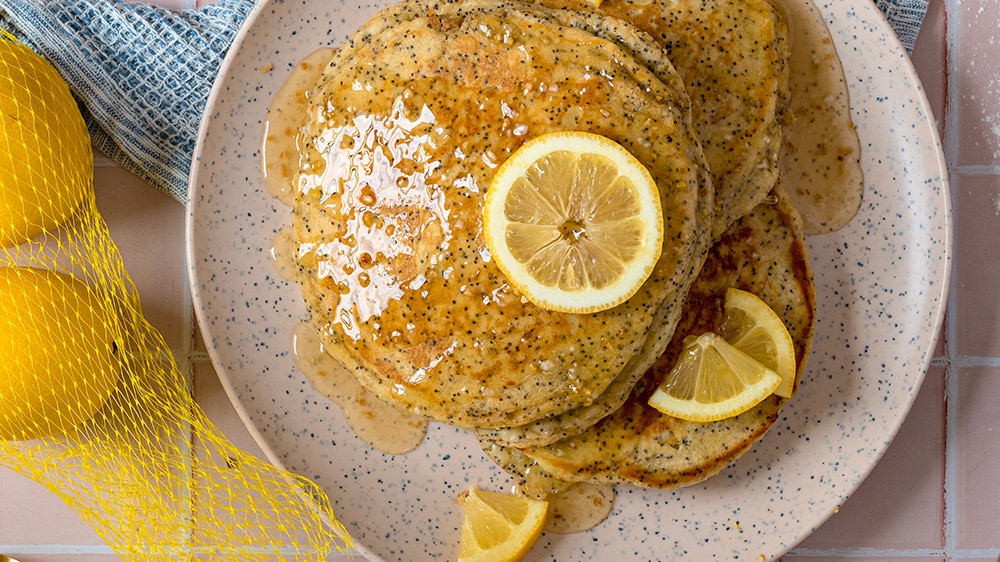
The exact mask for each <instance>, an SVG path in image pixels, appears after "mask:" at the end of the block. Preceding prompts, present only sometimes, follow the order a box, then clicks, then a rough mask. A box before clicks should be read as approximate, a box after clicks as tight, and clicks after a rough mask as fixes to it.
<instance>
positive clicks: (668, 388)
mask: <svg viewBox="0 0 1000 562" xmlns="http://www.w3.org/2000/svg"><path fill="white" fill-rule="evenodd" d="M684 344H685V345H684V350H683V351H682V352H681V356H680V358H679V359H678V360H677V364H676V365H674V368H673V369H672V370H671V371H670V374H669V375H667V378H666V379H664V380H663V382H662V383H660V386H659V387H658V388H657V389H656V391H655V392H653V395H652V396H650V397H649V405H650V406H652V407H654V408H656V409H657V410H659V411H660V412H663V413H664V414H667V415H669V416H673V417H675V418H680V419H682V420H688V421H694V422H712V421H718V420H721V419H725V418H729V417H732V416H736V415H739V414H742V413H743V412H745V411H747V410H749V409H750V408H752V407H753V406H754V405H756V404H757V403H759V402H760V401H761V400H763V399H764V398H767V397H768V396H769V395H770V394H771V393H773V392H774V389H775V388H777V387H778V385H779V384H780V383H781V377H780V376H778V374H777V373H775V372H774V371H772V370H771V369H768V368H767V367H765V366H764V365H762V364H760V363H758V362H757V361H756V360H754V358H753V357H750V356H749V355H747V354H746V353H743V352H742V351H740V350H739V349H736V348H735V347H733V346H732V345H730V344H729V343H727V342H726V340H724V339H722V337H721V336H719V335H718V334H714V333H712V332H708V333H705V334H702V335H700V336H698V337H697V338H692V337H689V338H687V339H686V340H685V342H684Z"/></svg>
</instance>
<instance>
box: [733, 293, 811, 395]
mask: <svg viewBox="0 0 1000 562" xmlns="http://www.w3.org/2000/svg"><path fill="white" fill-rule="evenodd" d="M723 306H724V309H725V313H724V317H723V320H722V324H721V326H720V327H719V335H720V336H722V337H723V338H724V339H725V340H726V341H727V342H729V343H731V344H733V347H735V348H736V349H739V350H740V351H742V352H743V353H746V354H747V355H749V356H750V357H753V358H754V359H756V360H757V361H758V362H759V363H762V364H763V365H765V366H766V367H768V368H769V369H771V370H772V371H774V372H775V373H778V376H780V377H781V384H779V385H778V388H777V389H775V391H774V393H775V394H777V395H778V396H781V397H784V398H791V397H792V392H793V390H794V387H795V371H796V369H797V366H796V363H795V343H794V342H793V341H792V336H791V334H789V333H788V329H787V328H786V327H785V323H784V322H782V320H781V318H779V317H778V315H777V314H776V313H775V312H774V311H773V310H771V307H769V306H768V305H767V303H765V302H764V301H762V300H760V298H758V297H757V296H756V295H754V294H753V293H748V292H746V291H741V290H739V289H732V288H730V289H727V290H726V300H725V304H724V305H723Z"/></svg>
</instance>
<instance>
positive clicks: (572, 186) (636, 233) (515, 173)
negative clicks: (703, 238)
mask: <svg viewBox="0 0 1000 562" xmlns="http://www.w3.org/2000/svg"><path fill="white" fill-rule="evenodd" d="M483 227H484V231H485V238H486V245H487V247H488V248H489V250H490V253H491V254H492V256H493V259H494V260H495V261H496V263H497V266H498V267H499V268H500V270H501V271H502V272H503V273H504V275H506V276H507V280H508V282H509V283H510V284H511V285H512V286H513V287H514V288H515V289H517V290H518V291H520V292H521V294H523V295H524V296H525V297H526V298H527V299H528V300H530V301H531V302H533V303H535V304H536V305H538V306H540V307H543V308H546V309H549V310H556V311H560V312H571V313H590V312H598V311H601V310H606V309H608V308H612V307H614V306H616V305H618V304H621V303H622V302H625V301H626V300H627V299H628V298H629V297H631V296H632V295H633V294H635V292H636V291H638V290H639V287H641V286H642V284H643V282H644V281H645V280H646V278H648V277H649V275H650V273H652V271H653V267H654V266H655V265H656V262H657V260H658V259H659V257H660V251H661V248H662V245H663V211H662V209H661V208H660V195H659V190H658V189H657V187H656V183H655V182H654V181H653V178H652V176H650V174H649V171H648V170H647V169H646V168H645V167H644V166H643V165H642V163H640V162H639V161H638V160H637V159H636V158H635V157H634V156H632V154H631V153H629V152H628V151H627V150H626V149H625V148H624V147H622V146H621V145H619V144H618V143H616V142H614V141H612V140H610V139H608V138H606V137H602V136H600V135H595V134H592V133H584V132H579V131H564V132H557V133H548V134H545V135H540V136H538V137H536V138H534V139H532V140H530V141H528V142H527V143H525V144H524V146H522V147H521V148H519V149H518V150H517V151H515V152H514V154H512V155H511V156H510V158H508V159H507V161H506V162H504V163H503V164H502V165H501V166H500V167H499V168H498V169H497V172H496V174H495V175H494V177H493V180H492V182H491V183H490V187H489V191H487V193H486V205H485V209H484V217H483Z"/></svg>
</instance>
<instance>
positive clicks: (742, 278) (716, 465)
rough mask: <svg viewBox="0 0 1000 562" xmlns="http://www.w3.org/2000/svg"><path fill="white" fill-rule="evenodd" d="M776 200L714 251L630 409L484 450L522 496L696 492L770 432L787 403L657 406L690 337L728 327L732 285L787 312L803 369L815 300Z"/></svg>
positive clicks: (799, 241) (784, 201) (793, 223)
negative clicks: (698, 409)
mask: <svg viewBox="0 0 1000 562" xmlns="http://www.w3.org/2000/svg"><path fill="white" fill-rule="evenodd" d="M774 193H775V194H776V195H775V202H774V203H772V202H770V201H768V202H765V203H763V204H760V205H758V206H757V207H756V208H755V209H754V211H753V212H752V213H751V214H750V215H748V216H746V217H744V218H743V219H741V220H740V221H738V222H737V223H736V224H735V225H733V226H732V227H731V228H730V229H729V230H728V231H726V233H724V235H723V236H722V238H721V239H720V241H719V242H718V243H717V244H716V245H715V246H714V247H713V248H712V250H711V252H710V253H709V256H708V258H707V260H706V262H705V266H704V267H703V269H702V271H701V273H700V274H699V276H698V278H697V279H696V280H695V282H694V284H693V285H692V287H691V291H690V293H689V294H688V298H687V301H686V302H685V305H684V312H683V314H682V318H681V321H680V323H679V325H678V327H677V331H676V333H675V334H674V337H673V339H672V341H671V343H670V345H669V346H668V347H667V349H666V351H665V352H664V353H663V355H661V356H660V358H659V359H658V360H657V362H656V364H655V365H654V366H653V367H652V368H651V369H650V370H649V371H648V372H647V373H646V376H645V377H643V379H642V381H640V383H639V384H637V385H636V386H635V388H634V389H633V391H632V393H631V395H630V396H629V399H628V400H627V401H626V402H625V404H624V405H623V406H622V407H621V409H619V410H617V411H616V412H614V413H613V414H611V415H609V416H607V417H605V418H604V419H602V420H601V421H599V422H598V423H597V424H595V425H594V426H593V427H591V428H590V429H588V430H587V431H585V432H583V433H581V434H579V435H576V436H574V437H570V438H568V439H563V440H560V441H558V442H556V443H553V444H551V445H548V446H543V447H528V448H523V449H515V448H512V447H504V446H500V445H498V444H496V443H491V442H483V443H482V444H483V448H484V450H485V451H486V452H487V454H488V455H489V456H491V457H492V458H493V459H494V460H496V461H497V462H498V464H500V465H501V466H503V467H504V468H505V469H507V470H508V471H510V472H511V473H512V474H514V475H515V477H517V478H518V479H519V480H520V481H521V486H522V489H524V490H525V491H526V492H527V493H530V494H533V495H544V494H546V493H552V492H554V491H557V490H558V489H559V488H560V487H562V486H564V485H565V483H567V482H581V481H588V482H610V483H630V484H636V485H640V486H647V487H654V488H675V487H680V486H686V485H690V484H694V483H696V482H699V481H701V480H704V479H705V478H708V477H709V476H712V475H714V474H716V473H717V472H719V471H720V470H721V469H722V468H724V467H725V466H727V465H729V464H730V463H732V462H733V461H734V460H735V459H736V458H738V457H739V456H740V455H742V454H743V453H744V452H746V451H747V450H748V449H749V448H750V447H751V445H752V444H753V443H754V442H756V441H757V440H758V439H759V438H760V437H761V436H763V435H764V433H765V432H766V431H767V429H768V428H769V427H770V426H771V425H772V424H773V423H774V421H775V419H777V416H778V411H779V410H780V408H781V405H782V404H783V403H784V401H785V399H783V398H780V397H778V396H775V395H772V396H770V397H768V398H766V399H765V400H764V401H762V402H760V403H759V404H758V405H756V406H755V407H753V408H751V409H750V410H748V411H747V412H744V413H743V414H740V415H738V416H734V417H731V418H728V419H724V420H720V421H717V422H711V423H695V422H688V421H684V420H679V419H677V418H673V417H671V416H668V415H665V414H661V413H660V412H658V411H657V410H655V409H654V408H652V407H651V406H649V405H648V404H647V400H648V398H649V396H650V395H651V394H652V392H653V391H654V390H655V388H656V387H657V386H658V385H659V383H660V381H662V380H663V378H664V377H665V376H666V375H667V373H669V372H670V369H671V368H672V367H673V365H674V363H675V362H676V359H677V356H678V354H679V353H680V351H681V348H682V341H683V339H684V337H685V336H688V335H695V336H697V335H700V334H702V333H704V332H706V331H712V330H713V329H714V327H715V326H717V325H718V323H719V322H720V321H721V316H722V300H723V298H724V294H725V291H726V288H728V287H736V288H739V289H743V290H746V291H749V292H751V293H754V294H756V295H758V296H759V297H760V298H761V299H763V300H764V301H765V302H766V303H768V305H769V306H770V307H771V308H773V309H774V310H775V312H777V314H778V316H779V317H781V318H782V320H783V321H784V322H785V324H786V326H787V327H788V329H789V333H790V334H791V335H792V339H793V341H794V343H795V348H796V358H797V361H798V372H799V373H801V372H802V368H803V363H804V360H805V358H806V356H807V355H808V352H809V346H810V343H811V340H812V334H813V324H814V314H815V294H814V289H813V285H812V277H811V272H810V268H809V262H808V258H807V254H806V245H805V240H804V237H803V233H802V227H801V223H800V219H799V217H798V214H797V212H796V211H795V210H794V208H793V207H792V206H791V204H790V203H789V201H788V198H787V195H786V194H785V193H784V191H783V190H781V189H780V187H778V188H776V190H775V192H774ZM797 384H798V381H796V386H797Z"/></svg>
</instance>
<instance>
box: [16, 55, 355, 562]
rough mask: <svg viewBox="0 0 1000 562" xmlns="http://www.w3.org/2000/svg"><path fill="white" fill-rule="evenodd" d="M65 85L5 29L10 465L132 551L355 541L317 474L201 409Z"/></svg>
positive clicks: (221, 552) (316, 554) (195, 551)
mask: <svg viewBox="0 0 1000 562" xmlns="http://www.w3.org/2000/svg"><path fill="white" fill-rule="evenodd" d="M92 180H93V157H92V153H91V150H90V144H89V139H88V137H87V134H86V131H85V129H84V125H83V120H82V118H81V116H80V112H79V109H78V108H77V106H76V105H75V102H74V101H73V98H72V96H71V95H70V93H69V89H68V87H67V85H66V83H65V82H64V81H63V80H62V79H61V78H60V76H59V75H58V73H57V72H56V71H55V69H53V68H52V67H51V66H49V65H48V64H47V63H46V62H45V61H44V59H42V58H40V57H39V56H37V55H35V54H34V53H33V52H32V51H31V50H29V49H28V48H26V47H24V46H23V45H21V44H19V43H16V42H15V41H14V40H13V39H12V38H11V37H10V36H3V35H0V245H2V246H3V247H4V248H5V249H3V250H2V260H3V262H2V263H0V299H2V307H0V464H3V465H6V466H8V467H10V468H12V469H13V470H15V471H17V472H19V473H20V474H23V475H25V476H27V477H29V478H31V479H33V480H35V481H37V482H39V483H41V484H42V485H43V486H45V487H46V488H47V489H49V490H50V491H52V492H53V493H55V494H57V495H58V496H59V497H60V498H62V499H63V501H65V502H66V503H67V504H68V505H69V506H70V507H71V508H72V509H73V510H74V511H75V512H76V513H77V514H78V515H79V516H80V517H81V518H82V519H84V520H85V521H87V522H88V523H89V524H90V525H91V526H92V527H94V529H95V530H96V531H97V532H98V534H99V535H100V536H101V537H102V538H103V539H104V540H105V541H106V542H107V543H108V544H109V545H110V546H111V547H112V548H113V549H114V550H115V552H117V553H118V554H120V555H121V556H122V557H123V558H124V559H126V560H164V559H168V558H171V559H176V558H178V557H182V558H191V559H212V560H219V559H238V560H254V559H260V560H275V559H301V560H317V559H321V558H324V557H325V555H326V553H327V552H332V551H333V550H337V551H346V550H347V549H348V548H349V547H350V539H349V538H348V536H347V533H346V532H345V531H344V529H343V527H342V526H341V525H340V523H339V522H337V520H336V519H335V518H334V515H333V511H332V508H331V506H330V503H329V501H328V499H327V498H326V496H325V494H324V493H323V492H322V490H321V489H319V488H318V487H317V486H316V485H315V484H313V483H312V482H310V481H308V480H306V479H304V478H302V477H300V476H297V475H294V474H290V473H288V472H284V471H282V470H279V469H277V468H275V467H274V466H272V465H270V464H268V463H266V462H263V461H261V460H260V459H258V458H256V457H254V456H252V455H248V454H246V453H244V452H242V451H240V450H239V449H237V448H236V447H234V446H233V445H232V444H231V443H230V442H229V441H228V440H227V439H226V438H225V437H224V436H223V435H222V434H221V433H220V432H219V431H218V430H217V429H216V428H215V427H214V426H213V425H212V423H211V422H210V421H209V420H208V419H207V418H206V416H205V415H204V413H203V412H202V411H201V409H200V408H199V407H198V406H197V405H196V404H195V403H194V401H193V400H192V397H191V392H190V388H189V387H188V385H187V382H186V379H185V377H184V375H183V374H182V373H181V372H180V371H179V369H178V367H177V365H176V363H175V362H174V359H173V356H172V354H171V353H170V350H169V348H168V347H167V345H166V343H165V342H164V341H163V339H162V337H161V336H160V334H159V333H158V332H157V331H156V330H155V329H153V328H152V327H151V326H150V324H149V323H148V322H147V321H146V320H145V319H144V318H143V316H142V313H141V309H140V306H139V300H138V297H137V293H136V290H135V286H134V285H133V283H132V281H131V280H130V279H129V276H128V274H127V272H126V271H125V269H124V266H123V263H122V259H121V256H120V254H119V252H118V249H117V248H116V246H115V244H114V242H113V241H112V240H111V237H110V235H109V232H108V229H107V226H106V225H105V223H104V221H103V219H102V218H101V217H100V215H99V213H98V211H97V208H96V205H95V201H94V196H93V189H92Z"/></svg>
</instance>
